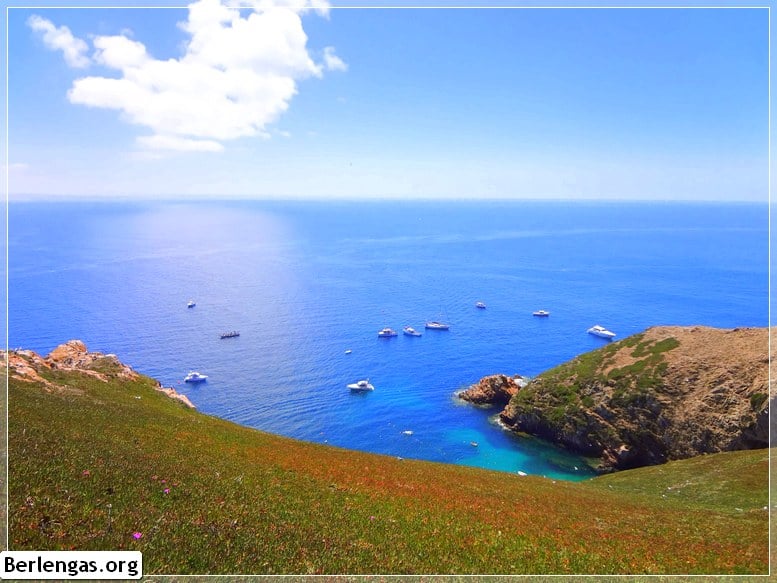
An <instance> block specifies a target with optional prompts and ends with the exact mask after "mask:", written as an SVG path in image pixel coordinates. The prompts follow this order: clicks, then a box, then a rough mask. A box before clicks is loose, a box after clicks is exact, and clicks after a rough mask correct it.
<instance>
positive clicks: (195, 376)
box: [183, 371, 208, 383]
mask: <svg viewBox="0 0 777 583" xmlns="http://www.w3.org/2000/svg"><path fill="white" fill-rule="evenodd" d="M207 380H208V377H207V375H204V374H200V373H198V372H195V371H191V372H190V373H189V374H187V375H186V378H185V379H183V382H185V383H204V382H205V381H207Z"/></svg>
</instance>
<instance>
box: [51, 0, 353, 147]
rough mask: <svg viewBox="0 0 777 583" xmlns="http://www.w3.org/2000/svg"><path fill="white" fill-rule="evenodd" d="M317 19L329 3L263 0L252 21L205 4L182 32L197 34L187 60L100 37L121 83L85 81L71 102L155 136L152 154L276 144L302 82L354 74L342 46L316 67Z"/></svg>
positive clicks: (149, 143) (99, 54) (144, 142)
mask: <svg viewBox="0 0 777 583" xmlns="http://www.w3.org/2000/svg"><path fill="white" fill-rule="evenodd" d="M311 10H314V11H316V12H317V13H319V14H322V15H324V16H326V15H327V14H328V4H327V3H326V2H324V1H322V0H275V1H273V2H269V1H267V0H257V1H255V2H253V4H252V5H251V9H250V10H249V11H248V13H247V14H246V10H245V9H242V10H241V9H240V8H237V7H232V6H229V5H224V4H222V3H220V2H219V1H218V0H199V1H197V2H195V3H193V4H191V5H189V15H188V18H187V20H186V21H185V22H181V23H179V25H178V26H179V28H180V29H181V30H183V31H185V32H186V33H187V34H188V35H189V39H188V41H187V42H186V44H185V46H184V54H183V55H182V56H181V57H180V58H178V59H167V60H160V59H155V58H154V57H153V56H152V55H150V54H149V52H148V50H147V48H146V47H145V46H144V45H143V44H142V43H140V42H138V41H135V40H132V39H130V38H128V37H127V36H125V35H119V36H97V37H95V38H94V39H93V44H94V48H95V52H94V55H93V60H94V63H96V64H98V65H102V66H104V67H106V68H109V69H112V70H114V71H117V72H118V73H119V74H120V76H119V77H115V76H114V77H107V76H88V77H83V78H80V79H77V80H76V81H74V82H73V85H72V87H71V89H70V91H69V92H68V98H69V100H70V101H71V102H72V103H75V104H79V105H85V106H88V107H99V108H108V109H115V110H118V111H119V112H121V115H122V118H123V119H124V120H126V121H127V122H129V123H131V124H135V125H139V126H143V127H146V128H149V129H150V130H151V132H152V134H151V135H148V136H143V137H141V138H139V139H138V140H137V143H138V145H139V146H140V147H142V148H145V149H148V150H153V151H164V150H172V151H207V152H217V151H221V150H223V145H222V143H221V142H223V141H226V140H233V139H237V138H241V137H264V138H267V137H269V136H270V133H269V132H268V130H267V127H268V125H270V124H272V123H273V122H275V121H276V120H277V119H278V118H279V117H280V116H281V115H282V114H283V113H284V112H285V111H286V110H287V109H288V107H289V104H290V102H291V99H292V98H293V97H294V95H296V93H297V83H298V82H299V81H300V80H303V79H306V78H309V77H321V76H322V75H323V73H324V71H325V70H327V71H330V70H341V71H344V70H346V68H347V67H346V65H345V63H344V62H343V61H342V60H341V59H340V58H339V57H337V56H336V55H335V53H334V48H333V47H326V48H325V49H324V53H323V54H324V57H323V58H324V60H323V63H320V64H319V63H316V62H315V61H314V60H313V59H312V58H311V56H310V54H309V52H308V49H307V41H308V37H307V35H306V34H305V31H304V29H303V27H302V18H301V15H302V14H303V13H306V12H309V11H311ZM52 27H53V25H52Z"/></svg>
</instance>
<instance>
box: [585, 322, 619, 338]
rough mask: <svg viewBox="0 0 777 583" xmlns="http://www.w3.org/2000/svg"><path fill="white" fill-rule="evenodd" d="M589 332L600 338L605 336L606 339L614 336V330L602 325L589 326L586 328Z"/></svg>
mask: <svg viewBox="0 0 777 583" xmlns="http://www.w3.org/2000/svg"><path fill="white" fill-rule="evenodd" d="M588 333H589V334H593V335H594V336H599V337H600V338H607V340H611V339H612V338H615V332H610V331H609V330H607V328H604V327H603V326H599V324H597V325H596V326H591V327H590V328H589V329H588Z"/></svg>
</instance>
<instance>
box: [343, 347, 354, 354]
mask: <svg viewBox="0 0 777 583" xmlns="http://www.w3.org/2000/svg"><path fill="white" fill-rule="evenodd" d="M352 352H353V350H351V349H350V348H349V349H348V350H346V351H345V353H346V354H351V353H352Z"/></svg>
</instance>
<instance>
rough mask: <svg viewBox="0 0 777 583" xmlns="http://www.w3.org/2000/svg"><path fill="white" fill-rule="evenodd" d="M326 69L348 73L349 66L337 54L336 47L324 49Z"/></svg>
mask: <svg viewBox="0 0 777 583" xmlns="http://www.w3.org/2000/svg"><path fill="white" fill-rule="evenodd" d="M324 67H326V69H327V71H347V70H348V65H347V64H346V63H345V62H344V61H343V60H342V59H341V58H340V57H338V56H337V55H336V54H335V48H334V47H325V48H324Z"/></svg>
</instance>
